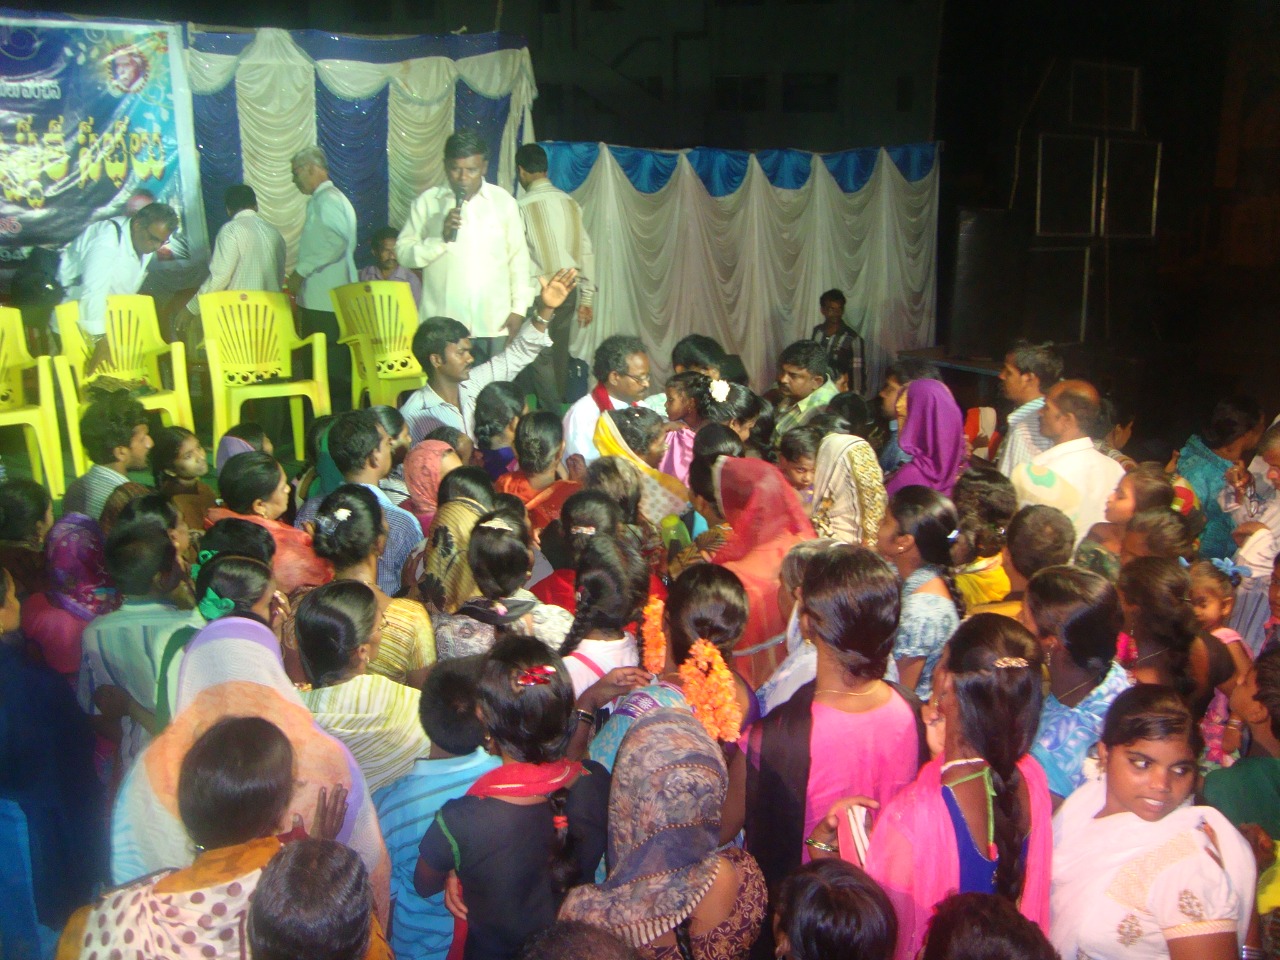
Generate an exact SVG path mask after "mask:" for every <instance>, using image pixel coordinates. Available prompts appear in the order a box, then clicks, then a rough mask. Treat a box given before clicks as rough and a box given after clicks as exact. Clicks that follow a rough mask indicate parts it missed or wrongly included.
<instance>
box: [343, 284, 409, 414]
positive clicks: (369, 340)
mask: <svg viewBox="0 0 1280 960" xmlns="http://www.w3.org/2000/svg"><path fill="white" fill-rule="evenodd" d="M329 297H330V298H331V299H332V300H333V310H334V312H335V313H336V314H337V315H338V331H339V333H340V334H341V338H340V339H339V340H338V342H339V343H341V344H346V346H347V347H348V348H349V349H350V350H351V369H352V376H351V406H352V407H355V408H358V407H359V406H360V397H361V396H362V395H363V394H364V393H365V392H366V391H367V392H368V394H369V404H370V406H375V407H376V406H380V405H383V404H385V405H388V406H395V405H396V401H397V400H398V399H399V398H400V394H401V393H403V392H404V391H405V390H416V389H418V387H421V386H425V385H426V382H427V375H426V374H425V373H423V372H422V366H421V365H420V364H419V363H418V360H417V358H416V357H414V355H413V350H412V349H411V348H412V346H413V335H414V333H416V332H417V329H418V305H417V304H416V303H414V302H413V291H412V290H411V289H410V287H409V284H407V283H402V282H400V281H396V280H371V281H368V282H361V283H348V284H346V285H345V286H341V287H336V288H334V289H333V290H330V291H329Z"/></svg>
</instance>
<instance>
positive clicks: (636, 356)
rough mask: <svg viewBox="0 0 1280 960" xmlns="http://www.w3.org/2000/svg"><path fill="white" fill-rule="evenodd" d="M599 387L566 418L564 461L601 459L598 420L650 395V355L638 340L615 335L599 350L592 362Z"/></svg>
mask: <svg viewBox="0 0 1280 960" xmlns="http://www.w3.org/2000/svg"><path fill="white" fill-rule="evenodd" d="M591 372H592V373H593V374H594V375H595V378H596V385H595V386H594V387H593V388H592V389H591V392H590V393H588V394H587V395H586V396H585V397H583V398H582V399H581V400H579V401H578V402H577V403H575V404H574V405H573V406H571V407H570V408H569V412H568V413H566V414H565V415H564V459H565V462H566V463H567V462H568V460H569V458H570V457H574V456H577V457H581V458H582V460H583V461H584V462H585V463H591V461H593V460H598V459H600V451H599V450H597V449H596V443H595V435H596V421H598V420H599V419H600V415H601V414H602V413H604V412H605V411H606V410H621V409H623V408H624V407H633V406H635V405H636V404H637V403H638V402H639V401H640V400H642V399H643V398H644V395H645V394H646V393H648V392H649V355H648V354H647V353H646V352H645V349H644V344H643V343H641V342H640V338H639V337H628V336H624V335H622V334H616V335H614V336H612V337H609V338H608V339H607V340H605V341H604V342H603V343H601V344H600V346H598V347H596V355H595V357H594V358H593V360H592V363H591Z"/></svg>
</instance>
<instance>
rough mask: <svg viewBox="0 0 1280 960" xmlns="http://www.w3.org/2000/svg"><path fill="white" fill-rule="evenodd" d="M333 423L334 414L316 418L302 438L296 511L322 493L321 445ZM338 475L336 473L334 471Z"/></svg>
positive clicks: (294, 485)
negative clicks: (301, 461) (301, 465)
mask: <svg viewBox="0 0 1280 960" xmlns="http://www.w3.org/2000/svg"><path fill="white" fill-rule="evenodd" d="M332 423H333V414H330V413H326V414H323V415H322V416H319V417H316V418H315V419H314V420H312V421H311V425H310V426H309V427H307V432H306V433H305V434H303V437H302V445H303V446H302V450H303V453H302V455H303V457H304V463H303V467H302V471H301V472H300V473H299V474H298V475H297V476H296V477H294V478H293V506H294V510H295V511H296V510H297V509H298V508H300V507H301V506H302V505H303V504H304V503H306V502H307V501H308V500H309V499H310V498H311V497H314V496H315V495H316V494H317V493H319V492H320V486H319V484H320V483H321V481H320V475H319V463H320V445H321V441H322V440H323V439H324V437H325V435H326V434H327V433H328V432H329V427H330V425H331V424H332ZM334 472H335V473H336V471H334ZM218 473H219V474H221V473H222V468H221V467H219V468H218Z"/></svg>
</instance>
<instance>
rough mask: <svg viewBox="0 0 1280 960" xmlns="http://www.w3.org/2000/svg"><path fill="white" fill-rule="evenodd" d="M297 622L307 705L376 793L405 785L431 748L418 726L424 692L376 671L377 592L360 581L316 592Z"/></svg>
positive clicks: (341, 582) (338, 582)
mask: <svg viewBox="0 0 1280 960" xmlns="http://www.w3.org/2000/svg"><path fill="white" fill-rule="evenodd" d="M295 623H296V626H297V631H298V647H299V649H300V650H301V652H302V662H303V665H304V666H305V667H306V670H307V678H308V679H309V680H310V682H311V689H310V690H306V691H303V694H302V702H303V703H305V704H306V705H307V709H308V710H310V711H311V713H312V715H313V716H314V717H315V718H316V722H317V723H319V724H320V726H321V727H323V728H324V729H325V730H326V731H327V732H329V733H331V734H333V736H335V737H337V738H338V739H339V740H341V741H342V742H343V743H345V744H346V745H347V749H348V750H350V751H351V754H352V756H354V757H355V758H356V762H357V763H358V764H360V769H361V770H362V771H363V772H364V776H365V780H367V781H368V783H369V789H370V790H377V789H378V788H380V787H385V786H387V785H388V784H390V783H393V782H394V781H396V780H399V779H400V778H401V777H402V776H404V775H405V774H406V773H408V772H409V771H410V770H411V769H412V768H413V764H414V761H416V760H417V759H419V758H420V757H425V756H426V755H427V750H428V749H429V747H430V744H429V743H427V738H426V736H425V735H424V734H423V732H422V725H421V724H420V723H419V722H418V703H419V701H420V700H421V697H422V695H421V693H420V692H419V691H418V690H417V689H415V688H413V687H409V686H406V685H404V684H402V683H396V682H395V681H394V680H390V679H388V678H387V677H383V676H379V675H378V674H376V673H370V672H369V664H370V663H371V662H372V661H373V660H374V659H375V658H376V657H377V655H378V643H379V641H380V640H381V636H382V624H381V622H380V617H379V614H378V599H377V597H376V596H375V595H374V592H373V589H372V588H371V587H369V586H368V585H367V584H363V583H357V582H356V581H354V580H335V581H334V582H333V583H327V584H325V585H324V586H322V587H316V588H315V589H314V590H312V591H311V592H310V593H308V594H307V595H306V596H305V597H304V598H303V599H302V602H301V603H300V604H299V605H298V610H297V613H296V615H295Z"/></svg>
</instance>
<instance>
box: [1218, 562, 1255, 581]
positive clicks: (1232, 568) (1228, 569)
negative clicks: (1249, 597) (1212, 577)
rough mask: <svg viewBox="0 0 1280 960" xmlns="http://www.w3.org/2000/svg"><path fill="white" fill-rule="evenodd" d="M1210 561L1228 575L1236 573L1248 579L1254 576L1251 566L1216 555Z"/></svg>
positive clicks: (1235, 574)
mask: <svg viewBox="0 0 1280 960" xmlns="http://www.w3.org/2000/svg"><path fill="white" fill-rule="evenodd" d="M1209 562H1210V563H1212V564H1213V565H1214V566H1215V567H1217V568H1218V571H1219V572H1220V573H1224V574H1226V575H1227V576H1228V577H1230V576H1233V575H1234V576H1237V577H1243V578H1245V579H1248V578H1249V577H1252V576H1253V570H1252V569H1250V568H1249V567H1242V566H1240V565H1239V564H1235V563H1232V562H1231V561H1230V560H1224V559H1223V558H1222V557H1214V558H1213V559H1212V560H1210V561H1209Z"/></svg>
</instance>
